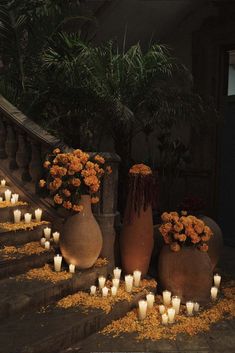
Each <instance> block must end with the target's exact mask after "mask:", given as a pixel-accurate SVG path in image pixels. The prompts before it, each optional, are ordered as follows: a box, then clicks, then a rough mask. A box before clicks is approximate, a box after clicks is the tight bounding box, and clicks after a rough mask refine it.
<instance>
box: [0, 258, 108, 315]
mask: <svg viewBox="0 0 235 353" xmlns="http://www.w3.org/2000/svg"><path fill="white" fill-rule="evenodd" d="M99 275H104V276H106V275H107V265H101V266H100V263H99V264H98V262H97V264H95V265H94V266H93V267H92V268H91V269H89V270H84V271H79V272H76V273H74V274H71V273H69V272H68V271H67V272H65V271H61V272H58V273H56V272H55V271H54V268H53V264H45V265H44V266H43V267H40V268H33V269H31V270H29V271H28V272H26V273H24V274H21V275H18V276H16V277H12V278H9V279H5V280H1V281H0V318H1V319H4V318H5V319H6V318H8V317H9V316H10V315H13V314H15V313H17V312H25V311H27V310H33V308H35V307H40V306H42V305H43V306H45V305H48V304H49V303H51V302H52V301H53V300H55V299H58V298H60V297H62V296H65V295H67V294H71V293H74V292H76V291H77V290H81V289H88V288H89V287H90V286H91V285H92V284H94V283H95V281H96V280H97V278H98V276H99Z"/></svg>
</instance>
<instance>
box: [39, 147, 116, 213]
mask: <svg viewBox="0 0 235 353" xmlns="http://www.w3.org/2000/svg"><path fill="white" fill-rule="evenodd" d="M104 164H105V159H104V158H103V157H102V156H100V155H98V154H96V155H94V156H91V157H90V156H89V154H88V153H85V152H83V151H82V150H80V149H76V150H74V151H72V152H69V153H62V152H61V151H60V149H59V148H56V149H54V150H53V152H52V154H50V155H48V158H47V160H46V161H45V162H44V164H43V166H44V168H45V169H46V170H47V178H46V180H44V179H41V180H40V181H39V186H40V187H41V188H45V187H46V188H47V189H48V190H49V192H50V195H51V196H52V197H53V199H54V203H55V205H56V206H62V207H63V208H65V209H67V210H71V211H74V212H81V211H82V209H83V208H82V205H80V199H81V195H90V196H91V203H97V202H99V197H98V196H97V192H98V191H99V188H100V180H101V178H102V177H103V175H104V174H105V173H108V174H110V173H111V172H112V170H111V167H110V166H107V167H106V168H105V169H104Z"/></svg>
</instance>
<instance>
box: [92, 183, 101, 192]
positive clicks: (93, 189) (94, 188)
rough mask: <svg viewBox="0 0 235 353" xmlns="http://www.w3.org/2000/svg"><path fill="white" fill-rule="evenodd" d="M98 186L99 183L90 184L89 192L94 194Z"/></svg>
mask: <svg viewBox="0 0 235 353" xmlns="http://www.w3.org/2000/svg"><path fill="white" fill-rule="evenodd" d="M99 188H100V184H97V185H91V186H90V191H91V193H93V194H95V193H96V192H97V191H98V190H99Z"/></svg>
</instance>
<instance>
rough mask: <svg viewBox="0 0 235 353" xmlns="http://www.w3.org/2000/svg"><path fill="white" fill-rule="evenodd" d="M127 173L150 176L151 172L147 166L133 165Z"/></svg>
mask: <svg viewBox="0 0 235 353" xmlns="http://www.w3.org/2000/svg"><path fill="white" fill-rule="evenodd" d="M129 173H130V174H141V175H150V174H152V170H151V168H150V167H148V166H147V165H145V164H143V163H141V164H135V165H133V166H132V167H131V168H130V170H129Z"/></svg>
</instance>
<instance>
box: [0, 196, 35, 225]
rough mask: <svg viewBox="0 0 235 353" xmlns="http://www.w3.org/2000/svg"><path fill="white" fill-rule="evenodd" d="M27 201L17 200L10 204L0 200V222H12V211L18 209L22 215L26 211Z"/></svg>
mask: <svg viewBox="0 0 235 353" xmlns="http://www.w3.org/2000/svg"><path fill="white" fill-rule="evenodd" d="M28 207H29V205H28V203H27V202H24V201H18V202H16V203H15V204H12V203H11V202H9V201H2V202H0V223H3V222H14V211H15V210H20V211H21V214H22V217H23V215H24V214H25V213H27V211H28Z"/></svg>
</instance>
